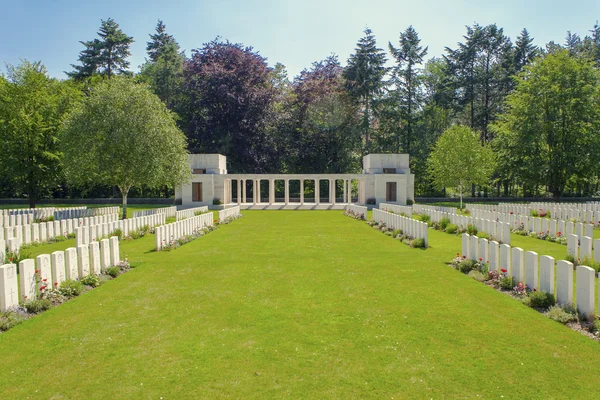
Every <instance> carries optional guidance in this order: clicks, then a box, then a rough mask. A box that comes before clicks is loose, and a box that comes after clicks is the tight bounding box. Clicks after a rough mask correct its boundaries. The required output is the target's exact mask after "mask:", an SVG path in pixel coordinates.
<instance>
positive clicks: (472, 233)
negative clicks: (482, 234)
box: [467, 224, 477, 235]
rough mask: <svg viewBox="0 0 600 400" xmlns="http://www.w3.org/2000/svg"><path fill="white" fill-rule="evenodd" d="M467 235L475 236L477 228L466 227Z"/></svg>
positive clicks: (472, 226) (473, 226)
mask: <svg viewBox="0 0 600 400" xmlns="http://www.w3.org/2000/svg"><path fill="white" fill-rule="evenodd" d="M467 233H468V234H469V235H477V227H476V226H475V225H471V224H469V225H467Z"/></svg>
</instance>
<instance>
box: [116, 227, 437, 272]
mask: <svg viewBox="0 0 600 400" xmlns="http://www.w3.org/2000/svg"><path fill="white" fill-rule="evenodd" d="M425 233H427V231H425ZM425 242H427V241H425ZM109 243H110V265H111V266H114V265H117V264H118V263H119V261H121V259H120V258H119V257H120V254H119V238H118V237H116V236H111V237H110V239H109ZM425 244H427V243H425Z"/></svg>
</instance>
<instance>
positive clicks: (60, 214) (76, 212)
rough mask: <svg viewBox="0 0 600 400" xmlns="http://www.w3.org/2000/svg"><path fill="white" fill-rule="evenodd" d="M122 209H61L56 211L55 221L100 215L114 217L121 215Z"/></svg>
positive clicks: (114, 207)
mask: <svg viewBox="0 0 600 400" xmlns="http://www.w3.org/2000/svg"><path fill="white" fill-rule="evenodd" d="M120 213H121V208H120V207H116V206H113V207H96V208H86V207H81V208H77V209H75V208H69V209H59V210H56V211H54V219H55V220H56V219H59V220H60V219H71V218H85V217H97V216H99V215H112V214H120Z"/></svg>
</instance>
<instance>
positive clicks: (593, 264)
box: [580, 256, 600, 273]
mask: <svg viewBox="0 0 600 400" xmlns="http://www.w3.org/2000/svg"><path fill="white" fill-rule="evenodd" d="M580 265H585V266H586V267H590V268H592V269H593V270H595V271H596V273H598V272H600V263H599V262H597V261H596V260H594V259H593V258H592V257H588V256H586V257H583V260H581V262H580Z"/></svg>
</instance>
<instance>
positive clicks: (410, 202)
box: [406, 199, 414, 206]
mask: <svg viewBox="0 0 600 400" xmlns="http://www.w3.org/2000/svg"><path fill="white" fill-rule="evenodd" d="M413 204H414V201H412V200H410V199H408V200H406V205H407V206H412V205H413Z"/></svg>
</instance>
